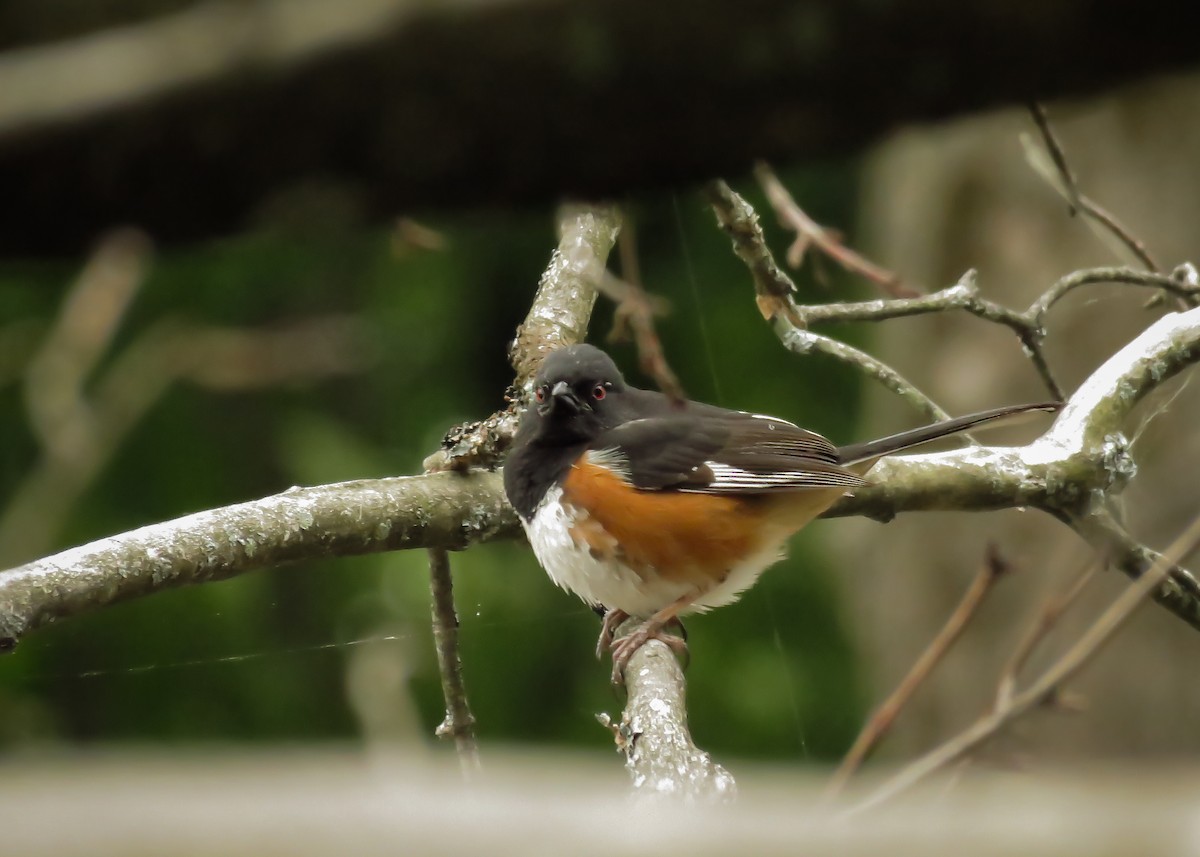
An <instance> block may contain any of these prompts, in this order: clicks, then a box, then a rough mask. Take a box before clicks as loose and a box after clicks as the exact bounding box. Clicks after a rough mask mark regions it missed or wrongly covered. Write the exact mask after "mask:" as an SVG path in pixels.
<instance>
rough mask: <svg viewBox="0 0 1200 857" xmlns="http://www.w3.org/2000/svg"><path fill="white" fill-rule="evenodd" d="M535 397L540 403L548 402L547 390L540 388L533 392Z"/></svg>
mask: <svg viewBox="0 0 1200 857" xmlns="http://www.w3.org/2000/svg"><path fill="white" fill-rule="evenodd" d="M533 397H534V398H535V399H537V401H538V402H539V403H541V402H544V401H546V388H545V387H538V388H537V389H536V390H534V391H533Z"/></svg>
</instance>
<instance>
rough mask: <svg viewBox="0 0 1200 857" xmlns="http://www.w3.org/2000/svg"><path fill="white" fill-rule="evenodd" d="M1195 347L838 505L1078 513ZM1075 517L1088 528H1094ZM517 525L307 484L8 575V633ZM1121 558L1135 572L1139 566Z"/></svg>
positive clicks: (469, 486) (1106, 482)
mask: <svg viewBox="0 0 1200 857" xmlns="http://www.w3.org/2000/svg"><path fill="white" fill-rule="evenodd" d="M1198 358H1200V309H1193V310H1189V311H1188V312H1185V313H1171V314H1169V315H1166V316H1164V317H1163V318H1161V319H1159V320H1158V321H1157V322H1155V323H1154V324H1153V325H1151V326H1150V327H1149V328H1147V329H1146V330H1145V331H1144V332H1143V333H1142V334H1141V335H1140V336H1138V337H1137V338H1136V339H1134V340H1133V341H1132V342H1130V343H1129V344H1128V345H1126V346H1125V347H1124V348H1122V349H1121V350H1120V351H1119V352H1117V353H1116V354H1115V355H1113V356H1112V357H1111V358H1109V360H1108V361H1106V362H1105V363H1104V365H1103V366H1101V367H1100V368H1099V369H1097V370H1096V372H1095V373H1093V375H1092V376H1091V377H1090V378H1089V379H1088V380H1086V381H1085V382H1084V383H1083V384H1082V385H1081V386H1080V388H1079V390H1077V391H1076V393H1075V395H1074V396H1072V397H1071V399H1070V400H1069V401H1068V402H1067V404H1066V407H1065V408H1064V409H1063V411H1062V413H1061V414H1060V415H1059V418H1058V420H1057V421H1056V422H1055V424H1054V426H1053V427H1052V428H1051V429H1050V430H1049V431H1048V432H1047V433H1046V434H1045V435H1044V436H1042V437H1041V438H1039V439H1038V440H1036V441H1034V442H1033V443H1031V444H1029V445H1027V446H1023V447H971V448H967V449H960V450H953V451H950V452H942V453H933V454H928V455H911V456H895V457H892V458H888V459H884V460H883V461H881V462H880V463H879V464H877V465H876V467H875V469H874V470H873V471H872V473H871V478H872V480H873V484H872V485H869V486H867V487H865V488H862V489H859V490H857V491H856V492H855V493H854V495H853V496H849V497H846V498H845V499H843V500H842V501H841V502H839V503H838V504H837V505H836V506H835V507H834V508H833V509H832V510H831V512H830V514H831V515H834V516H839V515H851V514H858V515H868V516H870V517H873V518H877V519H881V520H887V519H890V518H891V517H893V516H894V515H895V514H896V513H898V512H904V511H920V510H984V509H1001V508H1012V507H1018V506H1027V507H1032V508H1040V509H1044V510H1046V511H1049V512H1051V513H1052V514H1055V515H1056V516H1058V517H1061V518H1064V519H1077V518H1079V516H1082V515H1086V514H1088V510H1089V509H1091V505H1090V504H1092V503H1093V501H1095V499H1096V498H1097V497H1102V496H1105V495H1107V494H1111V493H1116V492H1117V491H1119V490H1120V488H1121V487H1122V486H1123V484H1124V483H1125V481H1127V480H1128V479H1129V478H1130V476H1132V474H1133V462H1132V460H1131V459H1130V458H1129V456H1128V450H1127V445H1126V443H1125V441H1124V439H1123V438H1122V436H1121V433H1120V432H1121V426H1122V424H1123V422H1124V420H1125V418H1126V417H1127V416H1128V415H1129V413H1130V411H1131V410H1132V408H1133V407H1134V405H1136V403H1137V402H1138V401H1139V400H1140V399H1141V398H1142V397H1143V396H1145V395H1146V394H1147V393H1149V392H1150V391H1151V390H1152V389H1154V388H1155V387H1157V386H1158V385H1159V384H1160V383H1162V382H1163V381H1165V380H1166V379H1168V378H1170V377H1171V376H1173V375H1175V374H1176V373H1178V372H1180V371H1181V370H1183V369H1184V368H1186V367H1187V366H1189V365H1191V364H1192V363H1194V362H1196V360H1197V359H1198ZM1084 520H1086V519H1084ZM1076 526H1077V527H1078V528H1079V530H1080V532H1081V533H1083V534H1084V536H1085V537H1088V536H1089V534H1090V532H1091V531H1090V530H1089V529H1088V528H1087V527H1085V526H1084V525H1083V524H1079V523H1077V524H1076ZM519 532H520V529H519V527H518V525H517V521H516V517H515V515H514V514H513V512H512V511H511V509H510V508H509V507H508V505H507V503H506V501H505V500H504V495H503V489H502V487H501V484H500V476H499V474H497V473H475V472H472V473H470V474H467V475H460V474H436V475H432V476H422V477H397V478H394V479H381V480H370V481H364V482H350V483H342V484H339V485H330V486H323V487H319V488H307V489H297V490H294V491H289V492H285V493H284V494H280V495H276V496H274V497H270V498H267V499H265V500H261V501H257V502H252V503H243V504H240V505H237V506H230V507H226V508H224V509H215V510H211V511H208V512H201V513H198V514H196V515H190V516H188V517H186V518H181V519H179V520H177V521H173V522H169V523H166V524H157V525H154V526H150V527H144V528H142V529H140V530H135V531H133V532H130V533H125V534H123V535H119V536H113V537H111V538H108V539H103V540H101V541H99V542H94V543H92V544H90V545H84V546H83V547H79V548H75V549H73V550H69V551H65V552H63V553H61V554H57V555H55V556H53V557H49V558H47V559H43V560H38V561H37V562H32V563H29V564H27V565H23V566H20V567H19V568H16V569H13V570H11V571H7V572H2V573H0V639H2V640H6V641H8V642H9V644H11V643H13V642H15V641H16V640H17V639H18V638H19V637H20V636H21V635H22V634H24V633H25V632H27V631H29V630H31V629H33V628H36V627H38V626H40V625H43V624H45V623H46V622H48V621H51V620H52V619H54V618H57V617H61V616H70V615H73V614H76V613H80V612H83V611H85V610H90V609H95V608H97V607H101V606H103V605H105V604H108V603H111V602H113V601H117V600H121V599H125V598H131V597H134V596H136V595H143V594H148V593H150V592H153V591H156V590H157V589H160V588H166V587H169V586H177V585H182V584H187V583H199V582H203V581H207V580H217V579H222V578H225V577H231V576H233V575H236V574H240V573H242V572H245V571H250V570H253V569H258V568H264V567H267V566H272V565H277V564H279V563H280V562H289V561H292V560H296V559H302V558H308V557H315V556H325V555H349V554H360V553H370V552H373V551H379V550H393V549H402V548H428V547H445V548H450V549H454V548H461V547H465V546H466V545H468V544H470V543H472V542H475V541H481V540H485V539H488V538H496V537H502V536H516V535H517V534H519ZM1124 567H1125V569H1126V571H1128V572H1129V573H1133V572H1132V569H1135V568H1137V567H1138V565H1137V564H1136V563H1131V564H1126V565H1125V566H1124ZM1171 587H1173V588H1171ZM1155 598H1156V600H1158V601H1159V602H1160V603H1161V604H1163V605H1164V606H1166V607H1168V609H1170V610H1171V611H1172V612H1174V613H1176V614H1177V615H1179V616H1180V617H1181V618H1183V619H1184V620H1185V621H1187V622H1188V623H1189V624H1192V625H1193V626H1196V627H1200V597H1197V596H1196V595H1193V594H1192V588H1191V585H1190V584H1189V583H1186V582H1184V581H1183V580H1182V579H1178V580H1177V579H1176V577H1174V576H1173V577H1171V578H1170V579H1169V580H1168V581H1167V583H1166V584H1164V585H1163V586H1160V587H1159V588H1158V589H1157V590H1156V592H1155Z"/></svg>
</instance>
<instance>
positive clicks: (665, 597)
mask: <svg viewBox="0 0 1200 857" xmlns="http://www.w3.org/2000/svg"><path fill="white" fill-rule="evenodd" d="M582 515H586V512H583V511H581V510H578V509H575V508H573V507H571V506H568V505H564V504H563V503H562V489H561V488H559V487H557V486H555V487H553V488H551V489H550V490H549V491H548V492H546V496H545V498H544V499H543V500H542V502H541V503H540V504H538V507H537V509H536V510H535V512H534V515H533V518H532V519H531V520H529V521H524V520H522V524H523V525H524V527H525V532H526V534H527V535H528V536H529V543H530V544H531V545H532V546H533V552H534V554H535V555H536V556H537V558H538V562H540V563H541V565H542V568H544V569H545V570H546V573H547V574H549V575H550V579H551V580H553V581H554V582H555V583H556V584H558V585H559V586H561V587H562V588H563V589H565V590H567V591H568V592H573V593H575V594H576V595H578V596H579V597H580V598H582V599H583V600H584V601H587V602H588V603H589V604H596V605H603V606H605V607H608V608H617V609H620V610H624V611H625V612H626V613H628V614H629V615H631V616H650V615H652V614H653V613H655V612H657V611H659V610H661V609H662V608H664V607H666V606H667V605H668V604H671V603H672V602H673V601H676V600H677V599H679V598H681V597H683V596H684V595H689V594H696V595H697V597H696V600H695V602H693V603H692V604H690V605H689V606H688V607H687V608H685V609H684V610H682V611H680V613H681V615H686V614H688V613H697V612H704V611H706V610H708V609H710V608H712V607H720V606H721V605H723V604H729V603H731V602H733V601H736V600H737V598H738V596H739V595H740V594H741V592H742V591H743V590H745V589H746V588H748V587H749V586H751V585H752V584H753V583H754V581H756V580H757V579H758V576H759V575H760V574H761V573H762V572H763V570H764V569H766V568H767V567H768V566H770V565H772V564H774V563H775V562H776V561H778V560H779V559H780V557H781V556H782V552H781V548H782V543H783V539H780V540H778V541H774V542H772V543H771V544H769V545H764V546H763V547H762V548H760V549H759V550H758V551H755V552H754V554H752V555H751V556H749V557H747V558H746V559H745V560H744V561H743V562H741V563H739V564H738V565H737V566H736V567H735V568H732V569H730V571H729V574H728V575H727V576H726V577H725V579H724V580H723V581H721V582H719V583H717V584H716V585H715V586H714V587H713V588H712V589H710V590H709V591H708V592H702V593H694V590H693V588H692V587H690V586H689V585H688V584H686V583H675V582H671V581H668V580H664V579H663V578H661V577H659V576H658V575H657V574H656V573H655V572H654V571H653V570H649V571H646V572H644V573H643V574H638V573H637V572H635V571H633V570H632V569H630V568H628V567H627V566H625V565H624V564H623V563H621V562H619V561H617V560H616V559H612V558H608V557H603V556H599V557H598V556H594V555H593V553H592V552H591V551H589V550H588V547H587V545H582V546H581V545H580V544H578V543H576V541H575V540H574V539H573V538H571V533H570V527H571V526H572V525H573V524H574V523H576V522H577V521H579V520H580V516H582Z"/></svg>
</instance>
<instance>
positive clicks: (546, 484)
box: [504, 437, 588, 521]
mask: <svg viewBox="0 0 1200 857" xmlns="http://www.w3.org/2000/svg"><path fill="white" fill-rule="evenodd" d="M587 446H588V443H587V441H583V440H581V441H578V442H577V443H571V444H565V445H564V444H548V443H544V442H542V441H541V440H540V439H539V438H537V437H530V438H518V442H517V444H516V446H514V447H513V450H512V452H511V453H510V454H509V456H508V460H507V461H505V462H504V493H505V494H507V495H508V502H510V503H512V505H513V508H514V509H516V510H517V514H518V515H520V516H521V517H522V518H523V519H525V520H526V521H529V520H531V519H532V518H533V513H534V512H536V511H537V507H538V505H539V504H540V503H541V502H542V499H543V498H544V497H545V496H546V492H547V491H549V490H550V489H551V488H553V487H554V486H555V485H560V484H562V481H563V479H564V478H566V475H567V471H568V470H570V469H571V465H573V464H574V463H575V462H576V461H577V460H578V459H579V456H581V455H583V451H584V450H585V449H587Z"/></svg>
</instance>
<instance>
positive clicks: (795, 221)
mask: <svg viewBox="0 0 1200 857" xmlns="http://www.w3.org/2000/svg"><path fill="white" fill-rule="evenodd" d="M754 177H755V178H756V179H758V183H759V185H760V186H761V187H762V189H763V192H764V193H765V194H766V195H767V200H768V201H769V202H770V203H771V207H772V208H774V209H775V214H776V216H777V217H778V218H779V220H780V222H781V223H782V224H783V225H784V226H786V227H787V228H789V229H791V230H792V231H794V232H795V233H796V241H795V243H793V244H792V246H791V248H790V249H789V250H788V264H790V265H791V266H792V267H793V268H798V267H799V266H800V262H801V261H802V260H803V258H804V253H805V251H806V250H807V249H808V248H809V247H815V248H816V249H818V250H820V251H821V252H822V253H824V254H825V255H826V256H828V257H829V258H830V259H832V260H833V261H835V262H837V263H838V264H839V265H841V266H842V267H843V268H845V269H846V270H847V271H849V272H850V273H852V274H858V275H859V276H860V277H863V278H865V279H867V280H869V281H871V282H872V283H874V284H875V285H876V286H878V287H879V288H880V289H881V290H883V291H884V292H886V293H887V294H889V295H891V296H892V297H894V298H907V297H915V296H916V295H919V294H920V292H918V291H916V290H915V289H913V288H911V287H909V286H907V285H905V284H904V283H903V282H901V281H900V277H899V276H898V275H897V274H894V273H892V272H891V271H887V270H885V269H883V268H881V267H879V266H878V265H876V264H875V263H874V262H872V261H870V260H869V259H866V258H864V257H863V256H861V255H859V254H858V253H855V252H854V251H853V250H851V249H850V248H849V247H847V246H846V245H845V244H843V243H842V242H841V241H840V240H838V239H837V237H836V236H834V235H833V234H831V233H830V231H829V230H828V229H825V228H824V227H822V226H821V225H820V224H819V223H817V222H816V221H815V220H813V219H812V218H811V217H809V216H808V215H807V214H805V213H804V211H803V210H802V209H801V208H800V206H799V205H797V204H796V200H794V199H792V195H791V194H790V193H788V190H787V188H785V187H784V186H783V183H782V182H781V181H779V179H778V178H776V176H775V173H774V172H773V171H772V170H771V168H770V167H769V166H767V165H766V164H765V163H763V162H761V161H760V162H759V163H757V164H755V166H754Z"/></svg>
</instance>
